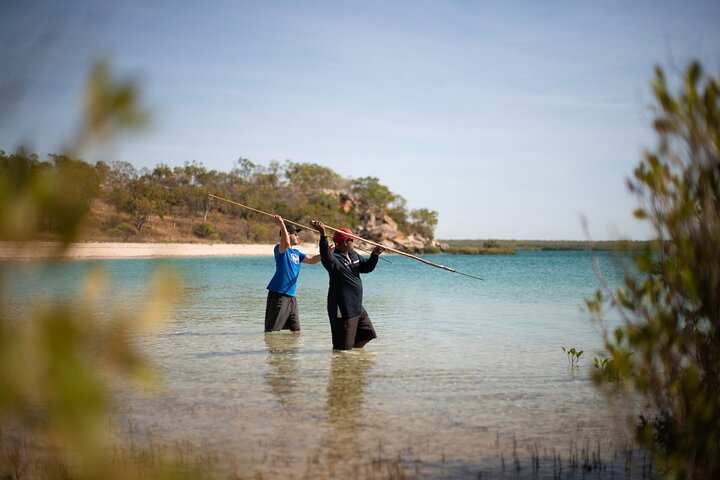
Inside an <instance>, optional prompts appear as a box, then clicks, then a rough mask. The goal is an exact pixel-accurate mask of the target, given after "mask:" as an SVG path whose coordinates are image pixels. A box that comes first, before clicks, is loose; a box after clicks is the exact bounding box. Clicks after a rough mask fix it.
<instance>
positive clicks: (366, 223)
mask: <svg viewBox="0 0 720 480" xmlns="http://www.w3.org/2000/svg"><path fill="white" fill-rule="evenodd" d="M360 235H362V236H363V237H365V238H367V239H369V240H372V241H374V242H377V243H380V244H382V245H385V246H386V247H390V248H394V249H396V250H402V251H404V252H422V251H424V250H427V249H436V250H443V249H444V248H443V247H444V244H441V243H439V242H436V241H434V240H432V239H429V238H425V237H423V236H422V235H418V234H413V233H411V234H409V235H406V234H404V233H403V232H401V231H400V229H399V228H398V224H397V222H395V220H393V219H392V217H390V216H389V215H374V214H369V215H365V216H363V225H362V230H361V231H360Z"/></svg>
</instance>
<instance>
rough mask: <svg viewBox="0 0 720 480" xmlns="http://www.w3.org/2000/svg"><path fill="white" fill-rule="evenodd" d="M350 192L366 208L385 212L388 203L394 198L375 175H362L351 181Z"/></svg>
mask: <svg viewBox="0 0 720 480" xmlns="http://www.w3.org/2000/svg"><path fill="white" fill-rule="evenodd" d="M351 189H352V193H353V194H354V195H356V196H357V198H358V199H359V202H360V204H361V205H362V206H363V207H364V208H366V209H372V210H377V211H379V212H382V213H385V211H386V210H387V208H388V205H390V203H392V202H393V201H394V200H395V194H394V193H392V191H390V189H389V188H388V187H386V186H385V185H383V184H381V183H380V180H379V179H378V178H377V177H362V178H358V179H355V180H353V181H352V184H351Z"/></svg>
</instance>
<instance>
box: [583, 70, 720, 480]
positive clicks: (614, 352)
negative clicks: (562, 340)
mask: <svg viewBox="0 0 720 480" xmlns="http://www.w3.org/2000/svg"><path fill="white" fill-rule="evenodd" d="M653 87H654V93H655V98H656V102H657V105H656V106H655V107H654V114H655V119H654V122H653V126H654V129H655V131H656V133H657V135H658V138H659V142H658V145H657V148H656V150H655V151H651V152H648V153H646V154H645V155H644V158H643V160H642V161H641V162H640V164H639V166H638V167H637V168H636V169H635V171H634V178H633V179H631V180H629V182H628V184H629V188H630V190H631V191H632V192H633V193H634V194H636V195H637V196H638V198H639V200H640V203H641V205H640V208H638V209H637V210H636V211H635V216H636V217H638V218H639V219H643V220H644V221H647V222H649V223H650V225H651V226H652V228H653V229H654V232H655V236H656V239H657V241H656V242H654V243H653V244H652V246H649V247H648V248H646V249H645V250H643V251H642V252H640V253H639V254H637V255H636V256H635V257H634V267H635V269H634V270H635V271H633V272H632V273H631V274H628V275H626V277H625V280H624V286H623V287H622V288H620V289H618V290H617V291H616V292H609V295H608V293H606V294H605V295H603V293H601V292H598V293H597V295H596V298H595V299H594V300H592V301H588V306H589V308H590V311H591V313H592V314H593V316H594V317H595V318H596V319H597V320H599V321H601V322H602V325H605V326H606V328H605V330H606V333H605V349H606V350H607V352H606V354H607V355H606V356H607V359H608V362H607V365H609V367H608V368H611V369H612V371H611V372H605V374H603V372H601V371H598V372H597V373H596V375H595V380H596V381H597V383H598V384H599V385H601V386H603V387H604V388H607V389H608V390H611V391H617V392H620V393H621V394H624V395H625V396H627V397H628V398H630V399H637V400H639V401H640V402H641V404H640V406H641V407H645V412H644V413H643V415H642V417H641V421H640V424H639V426H637V432H636V433H637V440H638V441H639V442H640V444H641V445H642V446H644V447H645V448H647V449H648V450H651V451H654V452H655V453H656V454H658V459H659V460H662V464H663V465H665V468H667V473H668V474H669V475H670V476H672V477H677V478H720V103H719V98H720V97H719V94H720V83H719V82H718V79H717V78H713V77H707V76H705V75H704V74H703V72H702V69H701V66H700V65H699V64H697V63H693V64H691V65H690V66H689V67H688V68H687V71H686V72H685V75H684V78H683V82H682V86H681V88H679V91H678V93H676V94H673V93H672V92H671V89H670V87H669V86H668V82H667V80H666V78H665V74H664V72H663V70H662V69H660V68H659V67H658V68H657V69H656V71H655V78H654V83H653ZM607 296H609V298H607ZM608 308H617V309H618V310H619V312H620V313H621V315H622V318H623V322H622V323H621V325H620V326H619V327H617V328H616V329H614V331H613V332H612V333H610V332H609V331H608V330H609V328H608V327H607V324H606V322H604V321H603V318H604V313H605V310H607V309H608ZM616 379H619V381H618V380H616ZM658 445H659V446H661V447H662V448H660V449H658V448H657V446H658Z"/></svg>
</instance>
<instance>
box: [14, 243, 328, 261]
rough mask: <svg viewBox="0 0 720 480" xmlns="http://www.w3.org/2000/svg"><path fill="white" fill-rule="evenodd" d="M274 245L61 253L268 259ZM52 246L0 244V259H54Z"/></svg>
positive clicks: (310, 246)
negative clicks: (253, 257)
mask: <svg viewBox="0 0 720 480" xmlns="http://www.w3.org/2000/svg"><path fill="white" fill-rule="evenodd" d="M274 246H275V245H270V244H228V243H215V244H203V243H115V242H79V243H75V244H73V245H71V246H70V247H69V248H68V249H67V251H65V252H63V254H62V256H63V257H65V258H153V257H238V256H264V255H272V252H273V248H274ZM295 248H298V249H299V250H300V251H302V252H304V253H307V254H310V255H314V254H316V253H317V251H318V247H317V244H315V243H304V244H301V245H298V246H297V247H295ZM58 253H59V250H58V244H57V243H54V242H32V243H12V242H0V259H19V260H31V259H40V258H51V257H56V256H58Z"/></svg>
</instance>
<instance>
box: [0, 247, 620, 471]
mask: <svg viewBox="0 0 720 480" xmlns="http://www.w3.org/2000/svg"><path fill="white" fill-rule="evenodd" d="M388 258H389V259H390V260H392V261H393V262H394V264H393V265H391V264H388V263H386V262H380V263H379V264H378V267H377V269H376V271H375V272H373V273H371V274H368V275H365V276H364V277H363V282H364V286H365V307H366V309H367V311H368V312H369V314H370V317H371V318H372V320H373V322H374V324H375V328H376V330H377V333H378V336H379V338H378V339H377V340H375V341H373V342H371V343H370V344H368V346H367V347H366V348H365V349H363V350H361V351H353V352H352V353H333V352H332V350H331V342H330V329H329V325H328V321H327V318H326V313H325V298H326V292H327V274H326V272H325V271H324V269H323V268H322V266H321V265H315V266H311V265H305V266H303V267H302V270H301V275H300V283H299V287H298V291H297V295H298V298H299V302H300V309H301V324H302V328H303V333H302V335H301V336H299V337H298V336H295V335H292V334H290V333H286V332H284V333H275V334H264V333H263V332H262V330H263V318H264V308H265V296H266V290H265V286H266V285H267V282H268V281H269V279H270V277H271V276H272V273H273V270H274V263H273V260H272V257H234V258H191V259H178V260H165V261H157V260H114V261H78V262H66V263H60V264H55V265H51V266H43V267H39V266H37V265H36V264H33V263H13V264H4V268H3V271H4V276H5V278H6V282H5V284H6V288H8V289H9V293H10V297H11V298H12V299H13V301H12V302H11V308H12V309H14V311H16V312H18V313H19V312H21V311H22V310H23V309H24V308H25V305H26V304H27V303H28V302H29V301H30V299H31V298H32V297H33V296H35V295H37V294H40V293H42V294H44V295H51V296H57V297H61V298H67V297H69V296H71V295H72V293H73V292H74V291H75V290H76V289H77V286H78V284H79V282H80V279H81V278H83V276H84V274H85V273H86V272H87V271H88V270H89V269H91V268H94V267H98V266H99V267H102V268H103V269H105V270H106V272H107V273H108V274H109V276H110V278H111V281H112V285H113V289H112V300H113V301H119V302H120V303H122V304H126V305H132V304H133V303H135V302H137V301H139V300H140V299H141V298H142V297H143V294H144V293H145V288H146V287H145V286H146V283H147V280H148V279H149V277H150V275H151V272H152V271H153V269H154V268H155V267H157V266H159V265H163V266H167V265H169V266H172V268H173V269H175V271H176V272H178V275H179V276H181V277H182V278H183V279H184V285H185V286H184V290H183V302H182V303H181V304H179V305H178V306H177V308H176V309H175V311H174V312H173V314H172V316H171V318H170V321H169V322H168V324H167V325H166V328H165V329H164V330H163V331H162V332H161V333H159V334H155V335H144V336H140V337H139V338H138V342H140V344H141V345H142V347H143V348H144V349H145V350H146V351H147V352H148V353H149V355H150V356H151V358H152V359H153V361H154V362H155V364H156V366H157V368H158V370H159V371H160V372H161V374H162V376H163V379H164V389H163V390H162V392H161V393H159V394H155V395H149V394H144V393H142V394H136V393H124V394H122V396H121V398H122V401H121V402H120V406H119V407H120V413H119V414H118V417H117V418H118V425H120V426H121V427H120V428H121V430H124V433H125V434H127V435H132V436H133V437H141V439H150V440H152V441H154V442H158V441H170V442H172V441H177V440H188V441H190V442H191V443H192V444H193V445H196V446H199V447H202V448H209V449H217V450H218V451H222V452H229V454H230V455H231V456H232V458H233V462H231V463H232V464H233V465H231V466H230V467H227V465H226V466H225V467H224V468H230V470H233V469H234V470H235V471H236V472H238V473H241V474H243V475H245V474H247V473H248V471H250V472H252V471H259V472H262V473H263V474H264V475H265V476H273V475H278V476H280V475H281V476H289V475H290V476H296V477H300V476H302V475H305V474H307V475H308V476H317V475H320V476H329V477H335V476H340V474H341V473H342V472H344V473H343V475H344V474H346V473H348V472H350V473H352V472H355V473H354V475H359V476H360V477H366V476H369V475H370V474H372V473H373V470H372V469H373V468H377V464H378V463H377V462H378V460H379V459H393V458H400V459H401V464H402V465H403V467H404V468H407V469H409V471H410V472H412V473H417V474H419V475H420V476H426V477H437V476H450V477H465V476H467V477H474V476H475V475H476V474H477V472H478V471H479V470H481V469H482V468H496V469H497V468H500V467H499V466H498V465H499V464H498V458H499V457H500V455H502V458H504V459H510V458H511V455H512V453H511V452H512V449H513V441H514V442H515V445H516V446H517V450H518V451H519V452H520V454H521V456H522V457H523V458H525V460H526V461H527V460H528V459H529V457H528V452H529V451H530V449H531V448H538V449H539V450H540V451H541V452H542V451H543V450H544V451H545V452H550V451H551V450H552V449H554V451H556V452H557V453H558V454H563V455H565V454H568V452H569V451H570V450H571V449H572V445H575V446H576V447H577V445H578V444H585V442H588V443H589V444H591V445H595V444H596V442H597V445H598V448H600V446H602V451H603V452H610V451H612V449H613V448H615V449H618V448H621V447H622V445H623V443H624V441H625V439H624V437H623V436H622V435H620V434H619V426H620V425H621V422H620V417H619V414H618V413H617V412H616V411H615V410H612V409H607V408H606V407H605V400H604V399H603V398H602V397H601V396H600V395H599V394H598V393H597V392H596V391H595V390H594V388H593V387H592V385H591V383H590V381H589V380H588V372H589V370H590V368H591V365H592V356H593V352H594V351H595V350H597V349H598V348H599V347H600V346H601V341H602V339H601V334H600V332H599V331H598V329H597V328H596V327H595V326H594V325H593V323H592V322H591V320H590V318H589V315H588V314H587V313H585V312H584V311H583V298H584V297H589V296H591V295H592V294H593V293H594V291H595V290H596V289H597V288H599V286H600V283H599V280H598V278H597V275H596V273H595V272H594V271H593V268H592V256H591V254H590V253H588V252H565V251H563V252H520V253H519V254H517V255H509V256H448V255H428V256H427V257H426V258H427V259H429V260H431V261H433V262H436V263H440V264H443V265H446V266H449V267H452V268H455V269H457V270H460V271H463V272H467V273H470V274H472V275H477V276H480V277H483V278H485V279H486V280H485V281H484V282H481V281H477V280H473V279H471V278H467V277H464V276H461V275H456V274H453V273H450V272H446V271H443V270H440V269H436V268H433V267H430V266H427V265H424V264H421V263H419V262H417V261H414V260H411V259H407V258H404V257H397V256H389V257H388ZM597 258H598V260H599V264H600V267H601V271H602V273H603V275H604V276H605V278H606V280H607V281H608V282H609V283H610V284H611V285H618V284H619V282H620V279H621V275H622V272H621V271H620V268H618V266H617V264H616V261H615V254H612V253H599V254H597ZM561 346H573V347H577V348H580V349H584V350H585V352H586V354H585V356H586V358H584V359H583V360H582V361H581V368H580V369H579V370H577V371H573V370H569V369H568V366H567V361H566V357H565V354H564V353H563V352H562V350H561V348H560V347H561ZM126 427H127V428H126ZM601 444H602V445H601ZM373 460H374V461H375V463H374V464H373ZM508 461H509V460H508ZM373 465H374V466H373ZM488 465H490V467H488ZM358 472H359V473H358ZM363 472H364V473H363Z"/></svg>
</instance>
